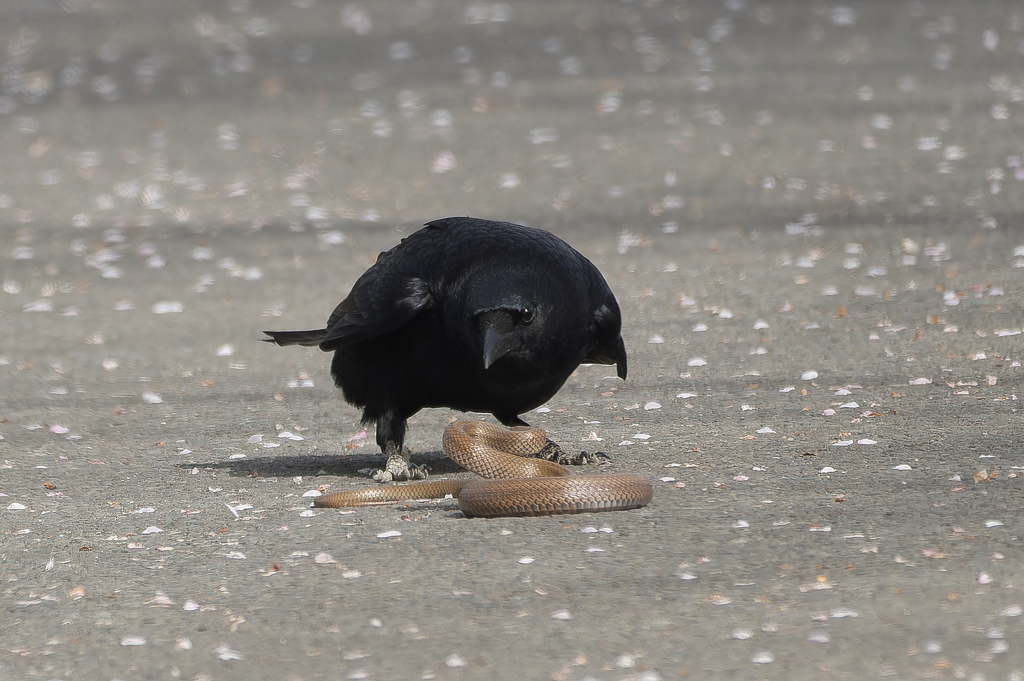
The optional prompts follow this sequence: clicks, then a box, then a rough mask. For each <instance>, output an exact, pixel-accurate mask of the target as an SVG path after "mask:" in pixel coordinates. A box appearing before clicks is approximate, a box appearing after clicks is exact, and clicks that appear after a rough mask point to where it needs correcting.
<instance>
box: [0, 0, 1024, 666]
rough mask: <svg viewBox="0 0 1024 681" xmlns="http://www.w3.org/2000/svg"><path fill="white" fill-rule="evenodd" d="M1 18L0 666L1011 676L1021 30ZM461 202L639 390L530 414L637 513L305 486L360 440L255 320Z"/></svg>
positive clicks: (11, 9) (474, 18) (626, 12)
mask: <svg viewBox="0 0 1024 681" xmlns="http://www.w3.org/2000/svg"><path fill="white" fill-rule="evenodd" d="M0 44H2V46H3V47H4V50H5V51H4V52H3V55H2V56H0V62H2V63H0V150H2V154H3V159H4V163H3V164H2V167H0V231H2V235H3V243H2V245H0V279H2V280H3V281H2V286H3V293H0V386H2V387H0V585H2V586H0V679H2V680H3V681H7V680H8V679H12V680H13V679H63V678H68V679H111V680H113V679H122V680H125V681H127V680H129V679H177V678H182V679H190V680H194V681H210V680H214V681H219V680H221V679H241V678H248V679H289V680H293V679H294V680H299V679H321V678H322V679H553V680H555V681H561V680H564V679H568V680H579V679H588V680H590V681H595V680H601V681H603V680H606V679H607V680H616V681H617V680H619V679H635V680H638V681H639V680H644V681H654V680H657V679H664V680H669V679H678V678H684V677H686V678H693V679H726V678H728V679H755V678H757V679H761V678H766V679H865V678H878V677H892V678H899V679H916V678H940V679H948V678H953V679H970V680H972V681H983V680H988V681H992V680H1003V681H1020V680H1021V679H1024V614H1022V612H1024V611H1022V608H1024V567H1022V566H1024V550H1022V545H1021V540H1020V537H1021V532H1022V511H1021V506H1022V500H1024V494H1022V481H1024V447H1022V445H1021V441H1022V440H1021V434H1022V427H1021V416H1020V414H1019V401H1018V395H1020V394H1021V393H1022V382H1021V376H1022V371H1024V369H1022V367H1021V361H1022V356H1024V353H1022V351H1021V329H1022V327H1024V299H1022V293H1024V278H1022V271H1021V268H1022V267H1024V229H1022V225H1021V218H1020V215H1021V209H1022V208H1024V197H1022V191H1021V188H1022V187H1024V185H1022V181H1024V163H1022V161H1021V156H1022V155H1024V54H1022V50H1024V48H1022V45H1024V8H1022V7H1020V6H1018V5H1016V4H1011V3H1002V2H942V3H939V2H934V3H933V2H895V3H891V2H851V3H849V4H847V5H839V4H836V3H784V2H760V1H757V2H754V1H747V0H727V1H726V2H724V3H723V2H689V3H684V2H658V1H656V0H655V1H652V2H640V3H612V2H578V3H571V2H565V3H557V4H548V3H500V2H468V3H467V2H445V1H441V0H437V1H431V0H423V1H420V2H413V3H395V2H361V3H345V2H341V3H335V2H327V1H326V0H291V2H288V3H285V2H249V1H248V0H229V1H228V2H192V3H160V2H138V3H122V2H114V1H103V2H94V1H90V0H65V1H64V2H62V3H58V2H45V3H44V2H38V3H36V2H32V3H29V2H8V3H5V4H4V5H3V6H0ZM467 214H468V215H476V216H481V217H491V218H496V219H505V220H512V221H518V222H524V223H527V224H531V225H534V226H537V227H543V228H546V229H550V230H552V231H554V232H555V233H557V234H559V235H560V236H562V237H563V238H565V239H566V240H568V241H569V242H570V243H572V244H573V245H574V246H575V247H577V248H578V249H579V250H580V251H582V252H583V253H584V254H585V255H587V256H588V257H590V258H591V259H593V261H594V262H595V263H596V264H597V265H598V267H599V268H600V269H601V270H602V271H603V272H604V274H605V276H606V277H607V279H608V280H609V283H610V284H611V286H612V288H613V290H615V292H616V294H617V296H618V298H619V301H620V303H621V305H622V307H623V312H624V319H625V324H624V337H625V339H626V345H627V349H628V351H629V354H630V374H629V380H627V381H626V382H620V381H619V380H618V379H616V378H614V376H613V373H614V372H613V371H612V370H611V369H610V368H608V367H600V366H593V367H581V368H580V369H579V371H578V372H577V373H576V374H575V375H574V376H573V377H572V378H571V379H570V381H569V383H568V384H567V385H566V387H565V388H564V389H563V390H562V391H561V392H560V393H559V394H558V395H557V396H556V397H555V398H554V399H553V400H552V401H551V402H550V403H549V404H548V405H547V406H546V407H545V408H543V409H541V410H538V411H539V412H540V413H536V414H528V415H526V418H527V420H529V421H530V422H531V423H533V424H535V425H540V426H543V427H545V428H547V429H548V430H549V433H550V435H551V437H552V438H553V439H555V440H557V441H559V442H561V443H562V444H563V445H564V446H566V447H569V448H578V449H584V450H588V451H593V450H595V449H600V450H603V451H605V452H607V453H608V454H609V455H611V457H612V463H611V464H610V465H608V466H606V467H604V468H603V469H602V470H604V471H609V472H610V471H622V472H636V473H640V474H642V475H646V476H649V477H650V478H651V479H652V480H653V481H654V484H655V496H654V500H653V502H652V503H651V504H650V506H648V507H647V508H644V509H641V510H636V511H630V512H622V513H608V514H595V515H581V516H568V517H557V518H541V519H503V520H469V519H466V518H464V517H462V515H461V513H459V512H458V507H457V504H456V503H455V502H452V501H442V502H435V503H411V504H408V505H402V506H395V507H383V508H371V509H360V510H357V511H354V512H353V511H337V510H320V509H311V508H310V500H311V499H310V497H309V496H307V493H310V492H313V493H315V492H316V491H317V490H323V489H329V490H331V491H337V490H339V489H344V488H348V487H354V486H361V485H365V484H367V481H366V479H365V476H364V475H363V474H362V473H360V470H361V469H365V468H369V467H373V466H377V465H379V464H380V458H379V456H378V454H377V452H376V451H375V447H374V446H373V444H372V440H373V437H372V432H371V433H369V434H367V433H365V432H364V430H363V428H362V427H361V426H360V425H359V422H358V412H357V411H356V410H355V409H353V408H351V407H349V406H347V405H345V404H344V403H343V401H342V400H341V397H340V394H339V393H338V392H337V391H336V390H335V388H334V387H333V386H332V384H331V379H330V376H329V374H328V367H329V356H327V355H324V354H323V353H321V352H319V351H318V350H315V349H297V348H288V349H281V348H276V347H273V346H270V345H267V344H263V343H259V342H258V339H259V338H260V336H261V334H260V331H261V330H262V329H265V328H303V327H306V326H308V325H318V324H320V323H322V321H323V320H324V319H325V318H326V315H327V314H328V313H329V311H330V310H331V309H332V307H333V306H334V304H335V303H337V302H338V301H339V300H340V299H341V298H342V297H343V296H344V294H345V293H347V291H348V287H349V286H351V284H352V282H354V280H355V278H356V277H357V276H358V275H359V274H360V273H361V272H362V271H363V270H364V269H365V268H366V267H367V266H368V265H369V264H370V263H372V262H373V260H374V258H375V257H376V254H377V252H378V251H380V250H383V249H386V248H389V247H391V246H392V245H394V244H395V243H396V242H397V240H398V239H399V238H401V236H402V235H404V234H408V233H410V232H411V231H413V230H415V229H416V228H417V227H418V225H419V224H421V223H422V222H424V221H426V220H429V219H433V218H437V217H442V216H446V215H467ZM452 416H454V414H453V413H451V412H446V411H445V410H428V411H425V412H422V413H421V414H419V415H418V416H416V417H415V418H413V419H412V422H411V427H410V438H409V443H408V444H409V445H410V446H411V448H412V450H413V452H414V460H417V461H419V462H425V463H427V465H429V466H430V467H431V469H432V471H433V475H435V476H442V475H464V473H462V472H460V471H459V470H458V469H457V467H455V466H454V465H453V464H450V463H448V462H447V461H446V460H445V459H444V458H443V456H442V455H441V453H440V452H439V451H438V449H439V440H440V433H441V430H442V428H443V426H444V424H445V423H446V420H447V419H448V418H450V417H452Z"/></svg>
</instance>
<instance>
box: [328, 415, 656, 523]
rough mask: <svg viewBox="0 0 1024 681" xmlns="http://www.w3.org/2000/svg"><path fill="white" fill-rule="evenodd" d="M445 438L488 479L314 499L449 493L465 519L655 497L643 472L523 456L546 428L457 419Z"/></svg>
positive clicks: (346, 502)
mask: <svg viewBox="0 0 1024 681" xmlns="http://www.w3.org/2000/svg"><path fill="white" fill-rule="evenodd" d="M441 442H442V446H443V448H444V452H445V454H447V455H448V457H449V458H450V459H452V460H453V461H455V462H456V463H458V464H459V465H460V466H462V467H463V468H467V469H469V470H470V471H472V472H474V473H476V474H477V475H479V476H480V477H482V478H485V479H484V480H475V479H474V480H433V481H430V482H421V483H414V484H410V485H393V486H387V487H368V488H364V489H357V490H352V491H348V492H335V493H334V494H328V495H326V496H323V497H320V498H318V499H317V500H316V501H315V502H314V503H315V505H316V506H318V507H326V508H338V507H343V506H367V505H371V504H387V503H393V502H396V501H407V500H410V499H438V498H442V497H445V496H447V495H449V494H450V495H452V496H453V497H456V498H458V500H459V507H460V508H461V509H462V512H463V513H465V514H466V516H467V517H470V518H472V517H481V518H496V517H503V516H538V515H558V514H563V513H594V512H597V511H624V510H627V509H630V508H639V507H641V506H646V505H647V504H648V503H650V501H651V496H652V495H653V489H652V487H651V483H650V481H649V480H646V479H645V478H642V477H640V476H638V475H575V474H573V473H572V471H570V470H569V469H568V468H565V467H564V466H560V465H558V464H557V463H554V462H552V461H546V460H544V459H536V458H524V457H529V456H531V455H532V454H536V453H537V452H539V451H540V450H541V449H542V448H543V447H544V445H545V444H546V443H547V435H546V434H545V432H544V429H543V428H529V427H518V428H503V427H501V426H496V425H493V424H490V423H484V422H482V421H456V422H454V423H452V424H449V426H448V427H447V428H446V429H445V431H444V436H443V438H442V440H441Z"/></svg>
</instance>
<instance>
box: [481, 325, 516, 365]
mask: <svg viewBox="0 0 1024 681" xmlns="http://www.w3.org/2000/svg"><path fill="white" fill-rule="evenodd" d="M517 347H519V339H518V338H517V337H516V334H515V332H513V331H508V332H506V333H501V332H499V331H495V330H494V329H492V328H490V327H488V328H487V331H485V332H484V369H489V368H491V365H492V364H494V363H495V362H497V361H498V360H499V359H500V358H501V357H503V356H504V355H505V354H507V353H508V352H510V351H512V350H515V349H516V348H517Z"/></svg>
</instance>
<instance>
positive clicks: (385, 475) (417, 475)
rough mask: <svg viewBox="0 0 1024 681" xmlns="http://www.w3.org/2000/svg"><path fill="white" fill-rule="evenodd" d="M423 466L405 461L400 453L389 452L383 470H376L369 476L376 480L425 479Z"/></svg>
mask: <svg viewBox="0 0 1024 681" xmlns="http://www.w3.org/2000/svg"><path fill="white" fill-rule="evenodd" d="M427 475H428V473H427V469H426V467H425V466H417V465H416V464H414V463H409V462H408V461H406V460H405V459H404V458H403V457H402V455H401V454H391V455H389V456H388V461H387V463H386V464H385V465H384V469H383V470H379V471H376V472H375V473H373V474H372V475H371V476H370V477H372V478H373V479H374V480H376V481H377V482H398V481H403V480H425V479H426V478H427Z"/></svg>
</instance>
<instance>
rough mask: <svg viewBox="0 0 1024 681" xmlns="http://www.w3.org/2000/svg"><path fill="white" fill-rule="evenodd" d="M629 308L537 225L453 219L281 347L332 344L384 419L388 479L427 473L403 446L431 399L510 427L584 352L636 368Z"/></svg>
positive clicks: (432, 228) (409, 241)
mask: <svg viewBox="0 0 1024 681" xmlns="http://www.w3.org/2000/svg"><path fill="white" fill-rule="evenodd" d="M621 324H622V319H621V314H620V312H619V305H618V303H617V302H616V300H615V296H614V295H613V294H612V292H611V289H610V288H609V287H608V284H607V282H605V280H604V277H602V276H601V273H600V272H599V271H598V269H597V268H596V267H595V266H594V264H593V263H591V262H590V261H589V260H588V259H587V258H585V257H584V256H582V255H581V254H580V253H579V252H577V251H576V250H575V249H573V248H572V247H571V246H569V245H568V244H567V243H565V242H564V241H562V240H561V239H559V238H558V237H556V236H555V235H553V234H551V233H550V232H546V231H544V230H541V229H536V228H533V227H525V226H522V225H516V224H512V223H508V222H494V221H491V220H482V219H476V218H445V219H441V220H435V221H433V222H429V223H427V225H426V226H425V227H423V228H422V229H420V230H419V231H417V232H415V233H413V234H411V235H410V236H408V237H406V238H404V239H402V241H401V243H399V244H398V245H397V246H395V247H394V248H392V249H391V250H389V251H386V252H384V253H381V254H380V255H379V256H378V258H377V262H376V263H374V265H373V266H372V267H370V269H368V270H367V271H366V272H364V273H363V275H362V276H360V277H359V279H358V280H357V281H356V283H355V285H354V286H353V287H352V291H351V292H350V293H349V294H348V296H347V297H346V298H345V299H344V300H343V301H341V302H340V303H339V304H338V306H337V307H336V308H335V309H334V312H332V313H331V316H330V318H329V319H328V320H327V325H326V327H325V328H322V329H315V330H309V331H266V332H265V333H266V334H267V335H269V336H270V338H264V339H263V340H265V341H267V342H269V343H276V344H277V345H281V346H284V345H304V346H317V347H319V348H320V349H321V350H324V351H333V352H334V359H333V361H332V362H331V375H332V376H333V377H334V382H335V384H336V385H337V386H338V387H339V388H341V391H342V393H343V394H344V396H345V399H346V400H347V401H348V402H349V403H350V404H352V405H354V406H356V407H359V408H362V410H363V415H362V420H363V423H364V424H370V423H375V424H376V427H377V444H378V446H380V448H381V451H382V452H384V453H385V455H386V456H387V464H386V466H385V468H384V470H383V471H378V473H377V474H376V475H375V476H374V478H375V479H376V480H378V481H381V482H386V481H390V480H404V479H409V478H418V477H424V476H425V473H424V472H422V471H421V469H419V468H418V467H415V466H413V467H410V464H409V459H408V456H409V455H408V454H407V453H404V451H403V443H404V440H405V429H406V419H408V418H409V417H410V416H412V415H413V414H415V413H416V412H418V411H419V410H420V409H423V408H424V407H449V408H452V409H457V410H460V411H477V412H490V413H491V414H493V415H494V417H495V418H496V419H497V420H498V421H500V422H501V423H503V424H504V425H506V426H522V425H527V424H526V422H525V421H523V420H522V419H521V418H519V414H521V413H523V412H526V411H529V410H531V409H535V408H536V407H538V406H540V405H542V404H544V403H545V402H547V401H548V400H549V399H550V398H551V397H552V396H553V395H554V394H555V393H556V392H558V390H559V389H560V388H561V387H562V385H563V384H565V381H566V379H568V378H569V375H570V374H572V372H573V371H575V370H576V368H577V367H578V366H579V365H580V364H581V363H591V364H614V365H616V368H617V374H618V376H619V378H622V379H625V378H626V348H625V345H624V344H623V342H622V335H621V333H620V329H621Z"/></svg>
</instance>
